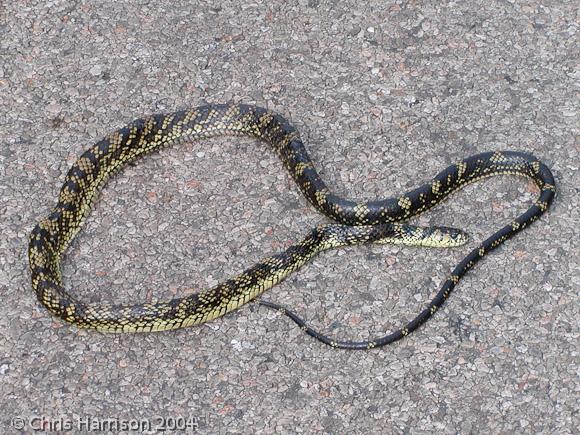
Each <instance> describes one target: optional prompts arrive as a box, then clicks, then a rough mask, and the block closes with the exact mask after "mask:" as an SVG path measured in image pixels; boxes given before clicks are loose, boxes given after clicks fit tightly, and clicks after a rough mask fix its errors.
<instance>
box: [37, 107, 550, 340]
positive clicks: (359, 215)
mask: <svg viewBox="0 0 580 435" xmlns="http://www.w3.org/2000/svg"><path fill="white" fill-rule="evenodd" d="M218 135H245V136H250V137H253V138H258V139H261V140H263V141H265V142H266V143H267V144H269V145H270V146H271V147H272V148H273V150H274V151H275V152H276V153H277V154H278V156H279V157H280V159H281V161H282V162H283V164H284V166H285V167H286V169H287V170H288V172H289V173H290V175H291V176H292V178H293V179H294V181H295V182H296V183H297V185H298V186H299V188H300V190H301V191H302V193H303V194H304V195H305V196H306V198H307V199H308V200H309V201H310V202H311V203H312V204H313V206H314V207H316V209H318V210H319V211H320V212H321V213H323V214H324V215H325V216H327V217H329V218H331V219H332V220H334V221H336V222H337V223H336V224H324V225H319V226H317V227H316V228H314V229H313V230H312V231H311V232H310V233H309V234H308V235H307V236H306V237H305V238H304V239H303V240H302V241H301V242H299V243H297V244H295V245H293V246H291V247H290V248H288V249H287V250H286V251H285V252H282V253H279V254H276V255H273V256H271V257H268V258H266V259H264V260H262V261H261V262H259V263H257V264H255V265H254V266H253V267H251V268H249V269H247V270H246V271H244V272H242V273H241V274H239V275H237V276H235V277H233V278H231V279H229V280H227V281H225V282H223V283H221V284H218V285H217V286H216V287H214V288H212V289H209V290H205V291H202V292H200V293H197V294H193V295H190V296H187V297H184V298H176V299H173V300H169V301H160V302H153V303H144V304H137V305H129V306H123V305H114V304H94V303H84V302H82V301H80V300H79V299H77V298H75V297H73V296H71V295H70V294H69V293H68V292H67V291H66V290H65V288H64V285H63V282H62V277H61V261H62V259H63V257H64V254H65V252H66V250H67V247H68V246H69V244H70V243H71V241H72V240H73V238H74V237H75V235H76V234H77V233H78V231H79V230H80V228H81V227H82V225H83V222H84V221H85V219H86V217H87V215H88V214H89V212H90V210H91V206H92V204H93V202H94V201H95V199H96V198H97V196H98V193H99V191H100V189H101V188H102V187H103V185H104V184H105V183H106V181H107V179H109V177H110V176H111V175H113V174H115V173H116V172H118V171H119V170H120V169H121V168H122V167H123V166H125V165H126V164H128V163H130V162H132V161H134V160H135V159H137V158H138V157H140V156H143V155H145V154H147V153H149V152H152V151H155V150H158V149H160V148H162V147H165V146H168V145H173V144H175V143H178V142H181V141H183V140H194V139H200V138H207V137H212V136H218ZM502 174H510V175H519V176H525V177H528V178H530V179H531V180H532V181H533V182H534V183H535V184H536V185H537V186H538V188H539V189H540V195H539V198H538V199H537V200H536V201H535V203H534V204H533V205H532V206H531V207H530V208H529V209H528V210H527V211H526V212H525V213H524V214H522V215H521V216H518V217H517V218H515V219H514V220H513V221H511V222H510V223H509V224H508V225H506V226H505V227H503V228H502V229H500V230H499V231H497V232H496V233H495V234H493V235H492V236H491V237H489V238H488V239H486V240H485V241H483V242H482V243H481V244H479V246H477V247H476V248H475V249H474V250H472V251H471V252H470V253H469V254H468V255H467V257H465V258H464V259H463V260H462V261H461V262H460V263H459V264H458V265H457V267H455V269H454V270H453V272H452V273H451V274H450V275H449V277H448V279H447V280H446V281H445V282H444V284H443V286H442V287H441V289H440V290H439V292H438V293H437V294H436V296H435V297H434V298H433V299H432V300H431V302H430V303H429V304H428V305H427V306H426V308H425V309H424V310H423V311H421V312H420V313H419V314H418V315H417V316H416V317H415V318H414V319H412V320H411V321H410V322H408V323H407V324H406V325H405V326H404V327H402V328H401V329H399V330H396V331H394V332H392V333H390V334H388V335H386V336H384V337H381V338H377V339H372V340H367V341H339V340H335V339H332V338H329V337H327V336H325V335H322V334H321V333H319V332H318V331H316V330H314V329H312V328H310V327H309V326H307V325H306V323H305V322H304V321H303V320H302V319H301V318H300V317H298V316H297V315H296V314H295V313H294V312H292V311H290V310H287V309H286V308H284V307H282V306H280V305H278V304H275V303H272V302H268V301H264V300H260V299H258V303H260V304H262V305H265V306H268V307H271V308H274V309H277V310H279V311H281V312H282V313H284V314H286V315H287V316H289V317H290V318H291V319H292V320H293V321H294V322H296V323H297V324H298V325H299V326H300V327H301V328H302V329H303V330H304V331H305V332H306V333H308V334H309V335H311V336H312V337H314V338H316V339H318V340H320V341H322V342H324V343H326V344H329V345H331V346H333V347H338V348H348V349H369V348H374V347H379V346H383V345H386V344H388V343H392V342H394V341H396V340H399V339H401V338H402V337H405V336H406V335H408V334H410V333H411V332H413V331H414V330H416V329H417V328H418V327H419V326H420V325H422V324H423V323H424V322H425V321H426V320H427V319H429V318H430V317H431V316H432V315H433V314H434V313H435V312H436V311H437V309H439V308H440V307H441V306H442V305H443V303H444V302H445V300H446V299H447V298H448V297H449V295H450V294H451V292H452V291H453V289H454V288H455V286H456V285H457V283H458V282H459V280H460V279H461V278H462V277H463V276H464V274H465V273H466V272H467V271H468V270H469V269H471V268H472V267H473V266H474V265H475V264H476V263H477V262H478V261H479V260H480V259H481V258H482V257H484V256H485V255H487V254H488V253H489V252H491V251H492V250H494V249H495V248H497V247H498V246H499V245H501V244H502V243H503V242H504V241H505V240H506V239H508V238H509V237H511V236H513V235H514V234H516V233H518V232H519V231H521V230H522V229H524V228H526V227H527V226H528V225H529V224H531V223H532V222H534V221H535V220H537V219H538V218H539V217H540V215H542V213H544V212H545V211H546V210H547V209H548V207H549V206H550V204H551V202H552V200H553V198H554V195H555V192H556V189H555V184H554V179H553V176H552V173H551V172H550V169H549V168H548V167H547V166H545V165H544V164H543V163H542V162H540V161H539V160H537V159H536V158H535V157H533V156H532V155H530V154H527V153H523V152H516V151H503V152H486V153H482V154H477V155H474V156H472V157H469V158H466V159H464V160H462V161H459V162H458V163H456V164H454V165H451V166H450V167H448V168H446V169H445V170H443V171H442V172H440V173H439V174H437V175H436V176H435V177H434V178H433V179H432V180H431V181H430V182H428V183H426V184H424V185H422V186H420V187H418V188H417V189H415V190H412V191H410V192H407V193H405V194H403V195H401V196H399V197H394V198H389V199H384V200H376V201H368V202H354V201H350V200H347V199H343V198H340V197H338V196H336V195H335V194H333V193H332V192H331V191H330V190H329V189H328V188H327V187H326V185H325V183H324V182H323V181H322V180H321V178H320V177H319V175H318V173H317V172H316V170H315V168H314V166H313V163H312V161H311V159H310V157H309V156H308V153H307V151H306V149H305V147H304V144H303V142H302V141H301V140H300V138H299V135H298V133H297V131H296V130H295V129H294V128H293V127H292V126H291V125H290V124H289V123H288V122H287V121H286V120H285V119H284V118H283V117H282V116H280V115H278V114H275V113H273V112H271V111H268V110H266V109H263V108H259V107H255V106H249V105H242V104H226V105H206V106H202V107H198V108H195V109H191V110H186V111H180V112H176V113H171V114H165V115H152V116H149V117H147V118H144V119H138V120H135V121H133V122H132V123H130V124H128V125H127V126H125V127H123V128H121V129H119V130H117V131H115V132H113V133H111V134H109V135H108V136H107V137H105V138H104V139H103V140H101V141H100V142H98V143H96V144H95V145H94V146H93V147H91V148H89V149H88V150H87V151H86V152H85V153H84V154H82V155H81V156H80V157H79V158H78V160H77V161H76V162H75V163H74V164H73V166H72V168H71V169H70V170H69V172H68V174H67V176H66V180H65V183H64V185H63V186H62V188H61V190H60V194H59V196H58V203H57V204H56V207H55V208H54V210H53V211H52V212H51V213H50V215H48V216H47V217H46V218H44V219H42V220H40V221H39V223H38V224H37V225H36V226H35V227H34V229H33V230H32V233H31V235H30V239H29V250H28V254H29V261H30V271H31V279H32V287H33V289H34V291H35V292H36V295H37V297H38V299H39V301H40V303H41V304H42V305H44V306H45V307H46V308H47V309H48V310H49V311H50V312H51V313H52V314H54V315H56V316H58V317H60V318H61V319H63V320H65V321H67V322H70V323H72V324H74V325H76V326H78V327H81V328H93V329H97V330H101V331H107V332H136V331H160V330H169V329H177V328H183V327H187V326H191V325H195V324H200V323H203V322H207V321H209V320H212V319H214V318H216V317H219V316H222V315H224V314H226V313H228V312H230V311H232V310H235V309H237V308H239V307H240V306H242V305H244V304H245V303H247V302H249V301H250V300H252V299H255V298H256V297H257V296H259V295H260V294H262V293H263V292H264V291H265V290H267V289H269V288H271V287H272V286H274V285H276V284H277V283H278V282H280V281H281V280H283V279H284V278H285V277H286V276H288V275H289V274H290V273H292V272H294V271H295V270H297V269H298V268H300V267H301V266H302V265H304V264H305V263H306V262H308V261H309V260H310V259H311V258H312V257H314V256H315V255H317V254H318V253H319V252H321V251H324V250H326V249H330V248H335V247H340V246H347V245H354V244H359V243H400V244H406V245H418V246H434V247H448V246H459V245H462V244H464V243H465V242H466V241H467V236H466V234H465V233H464V232H462V231H460V230H456V229H452V228H446V227H431V228H421V227H415V226H411V225H404V224H402V223H401V222H403V221H405V220H407V219H409V218H411V217H412V216H415V215H417V214H419V213H422V212H424V211H426V210H428V209H430V208H431V207H433V206H435V205H437V204H439V203H440V202H441V201H442V200H444V199H445V198H446V197H447V196H448V195H449V194H451V193H452V192H454V191H456V190H457V189H459V188H461V187H463V186H465V185H467V184H469V183H472V182H474V181H477V180H480V179H483V178H486V177H490V176H494V175H502Z"/></svg>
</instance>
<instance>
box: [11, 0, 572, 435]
mask: <svg viewBox="0 0 580 435" xmlns="http://www.w3.org/2000/svg"><path fill="white" fill-rule="evenodd" d="M0 32H1V34H0V56H1V58H0V98H1V104H0V177H1V182H0V214H1V219H0V268H1V269H0V295H1V301H2V303H1V315H0V403H2V407H1V409H2V410H1V411H0V412H1V418H0V427H2V429H1V432H2V433H18V431H19V430H20V429H21V428H23V429H22V430H23V431H24V432H26V433H30V432H33V431H35V429H39V428H41V429H44V430H46V431H49V432H50V431H52V432H53V433H56V432H58V431H60V432H68V433H96V432H98V429H99V430H100V429H102V430H105V431H107V430H108V431H109V432H111V433H116V432H118V431H119V429H124V427H123V426H122V425H126V426H128V427H129V429H131V428H136V427H137V426H139V425H140V427H141V428H142V429H147V430H150V432H151V433H155V431H156V430H157V431H158V430H160V429H162V428H163V425H165V427H166V428H168V429H171V428H172V427H175V426H177V427H182V426H183V427H187V430H188V431H189V432H193V431H194V430H197V431H198V432H200V433H315V432H316V433H318V432H323V433H329V434H330V433H333V434H343V433H377V432H383V433H432V432H437V433H462V434H468V433H550V434H553V433H558V434H566V433H573V432H574V431H575V429H574V428H577V427H578V426H579V421H578V409H579V406H578V403H579V397H580V396H579V393H578V392H579V382H578V380H579V378H578V375H579V367H578V336H579V334H578V318H579V304H578V289H579V288H580V266H579V261H578V258H579V255H578V254H579V249H578V248H579V246H578V245H579V244H578V239H579V228H580V217H579V213H578V210H579V206H580V195H579V186H580V177H579V171H578V169H579V166H580V159H579V158H578V157H579V152H580V145H579V141H578V139H579V137H580V136H579V134H580V128H579V123H578V119H579V116H578V111H579V99H578V92H579V89H578V84H579V79H580V72H579V69H578V60H579V50H578V46H579V39H578V34H577V32H578V5H577V3H576V2H574V1H560V2H558V1H547V2H545V1H544V2H539V1H529V2H515V1H510V0H508V1H490V2H484V3H482V2H477V1H472V0H469V1H465V2H451V1H450V2H432V3H430V2H414V1H413V2H410V1H388V2H385V1H373V2H354V1H352V2H351V1H349V2H346V1H345V2H327V1H322V0H321V1H317V0H309V1H299V2H295V1H292V2H280V1H273V2H270V1H251V2H244V3H243V4H242V5H240V4H238V3H237V2H223V3H214V2H210V1H207V2H186V1H177V2H174V1H169V0H157V1H135V2H127V4H122V3H121V2H84V1H51V2H35V1H23V2H5V3H2V4H0ZM227 101H234V102H244V103H249V104H257V105H260V106H264V107H268V108H270V109H273V110H275V111H277V112H279V113H281V114H283V115H284V116H286V117H287V118H288V119H290V120H291V122H292V123H293V125H294V126H295V127H296V128H297V129H298V130H299V131H300V133H301V136H302V138H303V139H304V141H305V142H306V144H307V147H308V149H309V151H310V153H311V156H312V158H313V160H314V161H315V165H316V167H317V168H318V170H319V172H320V173H321V176H322V177H323V179H324V180H325V181H326V182H327V184H328V185H329V186H330V187H331V188H333V189H334V190H335V191H336V192H337V193H338V194H341V195H344V196H346V197H349V198H356V199H375V198H385V197H388V196H391V195H395V194H400V193H403V192H405V191H407V190H409V189H412V188H414V187H416V186H418V185H419V184H420V183H422V182H423V181H426V180H427V179H429V178H430V177H431V176H433V175H434V174H435V173H437V172H438V171H439V170H441V169H443V168H444V167H446V166H447V165H449V164H451V163H453V162H455V161H457V160H458V159H460V158H463V157H466V156H468V155H470V154H473V153H477V152H481V151H487V150H501V149H513V150H521V151H526V152H530V153H533V154H535V155H536V156H537V157H539V158H541V159H542V160H543V161H544V162H545V163H546V164H547V165H548V166H550V167H551V168H552V170H553V172H554V175H555V178H556V182H557V186H558V196H557V198H556V200H555V203H554V205H553V207H552V208H551V209H550V210H549V211H548V213H547V214H546V215H544V217H542V219H541V220H540V221H538V222H537V223H535V224H534V225H533V226H532V227H530V228H529V229H527V230H526V231H524V232H522V233H521V234H519V235H518V236H517V237H516V238H514V239H512V240H510V241H509V242H507V243H506V244H505V245H504V246H503V247H501V248H500V249H498V250H497V251H496V252H494V253H493V254H492V255H490V256H489V257H487V258H485V260H484V261H483V262H481V263H480V264H479V265H478V266H477V267H476V268H475V269H474V270H473V271H472V272H470V273H469V274H468V276H466V277H465V279H464V280H463V281H462V282H461V283H460V285H459V286H458V288H457V290H456V292H455V293H454V294H453V295H452V297H451V298H450V299H449V301H448V302H447V303H446V305H445V306H444V308H443V309H442V310H441V311H439V312H438V313H437V314H436V315H435V317H434V318H433V319H432V320H431V321H429V322H428V323H427V324H426V325H425V326H424V327H422V328H421V329H420V330H419V331H417V332H416V333H414V334H412V335H411V336H409V337H407V338H406V339H404V340H402V341H400V342H397V343H396V344H394V345H391V346H389V347H386V348H383V349H379V350H374V351H368V352H349V351H337V350H333V349H331V348H329V347H326V346H324V345H323V344H321V343H319V342H317V341H315V340H313V339H311V338H309V337H308V336H306V335H304V334H303V333H302V332H301V331H300V330H299V329H297V328H296V327H295V326H294V325H293V324H292V323H291V322H290V320H289V319H287V318H285V317H281V316H280V314H278V313H276V312H273V311H271V310H268V309H266V308H263V307H258V306H256V305H255V304H250V305H248V306H245V307H243V308H242V309H240V310H238V311H237V312H235V313H232V314H230V315H227V316H226V317H224V318H221V319H218V320H216V321H214V322H211V323H209V324H207V325H203V326H200V327H195V328H190V329H186V330H181V331H175V332H168V333H157V334H139V335H105V334H100V333H95V332H91V331H83V330H78V329H77V328H75V327H71V326H68V325H65V324H63V323H61V322H60V321H58V320H56V319H53V318H52V317H51V316H50V315H49V314H48V312H47V311H46V310H45V309H44V308H43V307H42V306H40V304H39V303H38V302H37V300H36V299H35V296H34V294H33V292H32V290H31V288H30V275H29V272H28V262H27V256H26V248H27V235H28V233H29V232H30V230H31V229H32V228H33V226H34V224H35V222H37V221H38V220H39V219H40V218H42V217H43V216H45V215H47V214H48V213H49V212H50V210H51V208H52V207H53V206H54V204H55V201H56V198H57V194H58V191H59V189H60V186H61V184H62V181H63V178H64V176H65V174H66V171H67V170H68V168H69V167H70V165H71V164H72V163H73V162H74V160H75V159H76V157H77V156H78V155H79V154H81V153H82V152H83V151H84V150H85V149H86V148H88V147H89V146H90V145H92V144H93V143H95V142H96V141H97V140H99V139H100V138H101V137H103V136H104V135H105V134H106V133H108V132H110V131H112V130H114V129H116V128H119V127H121V126H123V125H124V124H126V123H127V122H129V121H131V120H133V119H135V118H139V117H142V116H144V115H146V114H151V113H157V112H171V111H175V110H178V109H183V108H186V107H192V106H197V105H201V104H203V103H205V102H214V103H219V102H227ZM536 195H537V191H536V190H535V189H534V187H533V186H532V185H530V184H529V183H528V182H527V181H525V180H522V179H518V178H510V177H502V178H499V177H498V178H496V179H491V180H488V181H485V182H481V183H478V184H476V185H472V186H469V187H468V188H466V189H464V190H463V191H462V192H461V193H460V194H458V195H457V196H455V197H454V198H453V199H452V200H451V201H449V202H447V203H446V204H444V205H441V206H439V207H438V208H436V209H435V210H434V211H432V212H430V213H428V214H426V215H424V216H422V217H420V218H418V219H415V222H419V223H421V224H426V225H430V224H432V225H435V224H437V225H448V226H456V227H460V228H463V229H465V230H466V231H468V232H469V233H470V234H471V236H472V241H471V242H470V244H469V246H466V247H463V248H457V249H450V250H432V249H431V250H429V249H412V248H402V247H393V246H366V247H356V248H349V249H343V250H336V251H332V252H327V253H323V254H322V255H320V256H319V257H318V258H316V259H315V260H314V261H313V262H312V263H311V264H309V265H308V266H306V267H305V268H304V269H302V270H301V271H299V272H298V273H296V274H294V275H293V276H292V277H290V278H289V279H287V280H286V281H285V282H284V283H282V284H280V285H279V286H277V287H275V288H274V289H272V290H270V291H268V294H267V297H268V298H269V299H271V300H274V301H276V302H279V303H283V304H285V305H287V306H289V307H292V308H293V309H294V310H296V311H297V312H299V313H300V314H301V315H302V316H304V317H305V318H306V319H308V320H309V322H310V323H311V324H312V325H313V326H315V327H316V328H319V329H321V330H323V331H324V332H326V333H328V334H330V335H333V336H336V337H342V338H349V339H366V338H369V337H373V336H378V335H382V334H384V333H386V332H388V331H389V330H392V329H395V328H398V327H399V326H400V325H401V324H403V323H404V322H405V321H407V320H409V319H410V318H411V317H413V316H414V315H415V314H416V313H417V312H419V311H420V310H421V309H422V308H423V307H424V306H425V304H426V303H427V301H428V300H429V299H430V298H431V297H432V296H433V295H434V294H435V292H436V291H437V290H438V287H439V286H440V285H441V284H442V282H443V281H444V279H445V277H446V276H447V274H448V273H449V272H450V271H451V270H452V268H453V267H454V265H455V264H456V263H457V262H458V261H460V260H461V258H462V257H463V256H464V255H465V254H466V253H467V252H468V250H469V249H470V248H471V247H473V246H475V245H476V244H477V242H478V241H480V240H482V239H483V238H485V237H487V236H488V235H489V234H491V233H492V232H493V231H494V230H496V229H498V228H499V227H500V226H502V225H503V224H505V223H506V222H509V220H510V219H511V218H513V217H515V216H516V215H517V214H518V213H521V212H523V211H524V210H525V209H526V208H527V207H528V206H529V205H530V204H531V203H532V202H533V200H534V198H535V196H536ZM325 221H327V219H326V218H325V217H323V216H320V215H319V214H318V213H317V212H316V211H315V210H314V209H313V208H312V206H311V205H310V204H308V203H307V201H306V200H305V199H304V198H303V197H302V195H301V194H300V193H299V191H298V189H297V188H296V186H295V185H294V184H293V182H292V180H291V179H290V177H289V176H288V174H287V173H286V172H285V171H284V170H283V169H282V166H281V165H280V162H279V161H278V159H277V158H276V156H275V155H274V154H273V153H272V152H271V150H269V149H268V148H267V146H266V145H264V144H263V143H259V142H257V141H254V140H249V139H243V138H222V139H212V140H208V141H203V142H196V143H186V144H183V145H180V146H177V147H174V148H170V149H166V150H163V151H162V152H159V153H157V154H155V155H152V156H150V157H147V158H146V159H144V160H142V161H140V162H139V163H138V164H137V165H135V166H132V167H129V168H127V170H125V171H124V172H122V173H121V174H120V175H119V176H118V177H116V178H115V179H114V180H112V181H111V182H110V183H109V184H108V185H107V187H106V188H105V189H104V191H103V193H102V195H101V197H100V198H99V201H98V202H97V204H96V205H95V208H94V212H93V213H92V214H91V215H90V217H89V219H88V220H87V224H86V227H85V229H84V231H82V232H81V234H80V235H79V237H78V238H77V239H76V240H75V242H74V243H73V245H72V247H71V249H70V251H69V255H68V256H67V259H66V262H65V265H64V270H63V275H64V279H65V282H66V283H67V287H68V288H69V289H70V291H71V292H73V293H74V294H75V295H78V296H79V297H81V298H83V299H84V300H87V301H95V302H96V301H101V302H103V303H106V302H118V303H130V302H136V301H138V302H141V301H146V300H155V299H167V298H171V297H175V296H183V295H186V294H189V293H191V292H194V291H198V290H200V289H205V288H208V287H210V286H212V285H214V284H216V283H217V282H220V281H222V280H224V279H226V278H227V277H230V276H232V275H233V274H235V273H237V272H239V271H241V270H243V269H244V268H245V267H248V266H250V265H252V264H253V263H254V262H256V261H257V260H259V259H260V258H262V257H264V256H267V255H269V254H272V253H275V252H279V251H280V250H282V249H284V248H285V247H286V246H288V245H289V244H290V243H292V242H294V241H297V240H299V239H300V238H301V237H302V236H303V235H304V234H306V233H307V232H308V231H309V229H310V228H311V227H313V226H314V225H316V224H318V223H321V222H325ZM115 425H117V426H115Z"/></svg>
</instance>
